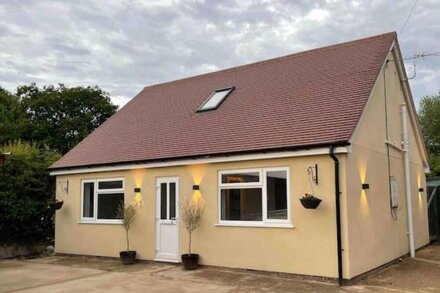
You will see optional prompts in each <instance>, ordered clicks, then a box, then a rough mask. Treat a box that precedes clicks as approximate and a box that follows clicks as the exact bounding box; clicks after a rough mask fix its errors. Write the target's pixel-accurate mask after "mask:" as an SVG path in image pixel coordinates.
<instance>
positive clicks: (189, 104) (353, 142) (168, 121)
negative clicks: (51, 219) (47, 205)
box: [50, 33, 429, 282]
mask: <svg viewBox="0 0 440 293" xmlns="http://www.w3.org/2000/svg"><path fill="white" fill-rule="evenodd" d="M50 168H51V174H52V175H54V176H56V180H57V182H60V181H61V182H66V181H68V182H69V189H68V193H67V192H64V191H62V190H60V189H57V198H58V199H59V200H64V206H63V208H62V209H61V210H59V211H58V212H57V214H56V232H55V241H56V252H58V253H68V254H81V255H99V256H110V257H116V256H118V253H119V251H120V250H123V249H124V243H125V242H124V241H125V240H124V234H123V233H124V232H123V229H122V228H121V227H120V225H119V224H120V220H119V219H117V217H116V216H115V210H116V207H117V205H118V203H119V202H120V201H122V200H123V201H125V202H126V203H131V202H133V201H134V200H136V201H138V202H141V203H142V205H141V206H140V207H139V208H138V214H137V218H136V223H135V226H134V227H133V230H131V243H132V248H133V249H135V250H136V251H137V253H138V258H140V259H145V260H157V261H170V262H179V259H180V255H181V254H182V253H186V252H187V248H186V247H187V241H188V236H187V233H186V231H185V230H184V228H183V225H182V224H181V223H180V221H179V201H180V200H182V199H184V198H186V197H189V196H193V195H194V194H198V196H201V197H202V198H203V199H204V202H205V206H206V208H205V212H204V215H203V220H202V224H201V226H200V228H199V229H198V230H197V231H196V232H195V233H194V235H193V251H195V252H197V253H199V254H200V257H201V259H200V262H201V264H206V265H213V266H221V267H231V268H245V269H254V270H263V271H275V272H284V273H292V274H300V275H313V276H321V277H328V278H338V279H339V281H340V282H342V281H343V279H352V278H354V277H356V276H359V275H361V274H363V273H365V272H368V271H370V270H372V269H374V268H377V267H379V266H382V265H384V264H386V263H388V262H390V261H393V260H395V259H396V258H399V257H401V256H403V255H405V254H408V253H410V254H411V255H414V250H415V249H417V248H420V247H422V246H424V245H426V244H427V243H428V241H429V235H428V219H427V203H426V193H425V192H426V186H425V172H428V171H429V166H428V163H427V155H426V150H425V147H424V143H423V140H422V137H421V133H420V127H419V124H418V121H417V115H416V111H415V107H414V103H413V100H412V96H411V91H410V88H409V84H408V80H407V77H406V73H405V68H404V66H403V63H402V55H401V52H400V49H399V44H398V41H397V35H396V33H386V34H382V35H378V36H373V37H369V38H366V39H361V40H356V41H351V42H347V43H342V44H337V45H332V46H329V47H324V48H320V49H315V50H310V51H306V52H302V53H297V54H293V55H288V56H284V57H280V58H275V59H270V60H266V61H261V62H256V63H253V64H249V65H244V66H238V67H235V68H231V69H226V70H221V71H218V72H213V73H208V74H203V75H199V76H194V77H189V78H184V79H180V80H176V81H172V82H166V83H163V84H158V85H153V86H148V87H145V88H144V89H143V90H142V91H141V92H140V93H139V94H138V95H137V96H136V97H135V98H133V99H132V100H131V101H130V102H129V103H128V104H127V105H125V106H124V107H123V108H122V109H121V110H119V111H118V112H117V113H116V114H115V115H114V116H113V117H111V118H110V119H109V120H108V121H106V122H105V123H104V124H103V125H102V126H101V127H99V128H98V129H96V130H95V131H94V132H93V133H91V134H90V135H89V136H88V137H87V138H86V139H84V140H83V141H82V142H81V143H80V144H78V145H77V146H76V147H75V148H73V149H72V150H71V151H70V152H69V153H67V154H66V155H65V156H64V157H62V158H61V159H60V160H59V161H57V162H56V163H54V164H53V165H52V166H51V167H50ZM58 185H59V184H57V186H58ZM304 193H314V194H315V195H316V196H317V197H319V198H320V199H322V202H321V204H320V205H319V206H318V207H317V208H316V209H305V208H304V207H303V206H302V205H301V202H300V198H301V197H302V195H303V194H304Z"/></svg>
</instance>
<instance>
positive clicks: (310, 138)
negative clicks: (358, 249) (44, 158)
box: [51, 32, 396, 169]
mask: <svg viewBox="0 0 440 293" xmlns="http://www.w3.org/2000/svg"><path fill="white" fill-rule="evenodd" d="M395 39H396V33H394V32H393V33H387V34H383V35H378V36H374V37H370V38H366V39H361V40H356V41H352V42H348V43H342V44H337V45H333V46H329V47H324V48H320V49H315V50H311V51H306V52H302V53H297V54H292V55H288V56H284V57H279V58H275V59H270V60H266V61H261V62H257V63H252V64H248V65H243V66H239V67H235V68H231V69H226V70H221V71H218V72H213V73H208V74H203V75H198V76H194V77H189V78H184V79H180V80H176V81H172V82H167V83H163V84H158V85H153V86H148V87H145V88H144V89H143V90H142V91H141V92H140V93H139V94H138V95H137V96H136V97H135V98H133V99H132V100H131V101H130V102H129V103H128V104H127V105H125V106H124V107H123V108H122V109H120V110H119V111H118V112H117V113H116V114H115V115H113V116H112V117H111V118H110V119H108V120H107V121H106V122H105V123H104V124H103V125H101V126H100V127H99V128H98V129H96V130H95V131H94V132H92V133H91V134H90V135H89V136H88V137H87V138H85V139H84V140H83V141H82V142H81V143H79V144H78V145H77V146H76V147H74V148H73V149H72V150H71V151H70V152H69V153H67V154H66V155H65V156H63V157H62V158H61V159H60V160H59V161H57V162H56V163H54V164H53V165H52V166H51V168H52V169H59V168H72V167H80V166H91V165H94V166H96V165H105V164H117V163H128V162H140V161H142V162H145V161H155V160H166V159H176V158H188V157H194V156H208V155H216V154H233V153H241V152H252V151H261V150H264V151H269V150H275V149H283V148H286V149H287V148H298V147H308V146H317V145H325V144H332V143H342V142H348V141H349V139H350V137H351V135H352V133H353V131H354V129H355V127H356V125H357V123H358V121H359V119H360V116H361V113H362V110H363V108H364V107H365V104H366V102H367V99H368V97H369V95H370V92H371V91H372V88H373V85H374V83H375V81H376V79H377V77H378V74H379V72H380V69H381V67H382V65H383V64H384V62H385V60H386V58H387V54H388V52H389V50H390V49H391V46H392V44H393V41H394V40H395ZM228 87H234V90H233V91H232V92H231V94H230V95H229V96H228V97H227V98H226V99H225V100H224V101H223V102H222V103H221V104H220V106H219V107H218V108H217V109H215V110H212V111H206V112H197V109H199V107H200V106H201V105H202V104H203V102H204V101H205V100H206V99H207V98H208V97H209V96H210V95H211V94H212V93H213V92H214V91H215V90H218V89H223V88H228Z"/></svg>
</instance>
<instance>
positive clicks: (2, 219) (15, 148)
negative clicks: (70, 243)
mask: <svg viewBox="0 0 440 293" xmlns="http://www.w3.org/2000/svg"><path fill="white" fill-rule="evenodd" d="M0 152H5V153H9V152H10V155H7V159H6V162H5V163H4V164H2V165H0V243H2V244H6V243H32V242H35V241H42V240H47V239H50V238H52V237H53V222H52V215H53V211H51V210H50V209H48V203H49V201H50V200H51V199H52V198H53V195H54V189H55V183H54V182H55V180H54V177H51V176H50V175H49V172H48V171H47V167H48V166H49V165H50V164H52V163H53V162H54V161H56V160H57V159H59V157H60V155H59V154H58V153H57V152H54V151H51V150H49V149H48V148H39V147H37V146H35V145H32V144H29V143H24V142H20V141H17V142H14V143H9V144H7V145H5V146H2V147H0Z"/></svg>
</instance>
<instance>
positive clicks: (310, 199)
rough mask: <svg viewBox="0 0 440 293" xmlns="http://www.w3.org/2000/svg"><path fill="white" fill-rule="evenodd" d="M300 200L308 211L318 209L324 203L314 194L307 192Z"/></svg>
mask: <svg viewBox="0 0 440 293" xmlns="http://www.w3.org/2000/svg"><path fill="white" fill-rule="evenodd" d="M299 200H300V201H301V204H302V205H303V207H305V208H306V209H316V208H317V207H318V206H319V204H320V203H321V201H322V200H321V199H319V198H317V197H316V196H314V195H313V194H311V193H307V192H306V193H305V194H304V196H303V197H301V198H300V199H299Z"/></svg>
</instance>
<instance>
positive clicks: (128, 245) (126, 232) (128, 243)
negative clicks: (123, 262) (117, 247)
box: [125, 230, 130, 251]
mask: <svg viewBox="0 0 440 293" xmlns="http://www.w3.org/2000/svg"><path fill="white" fill-rule="evenodd" d="M125 235H126V237H127V251H130V242H129V241H128V230H125Z"/></svg>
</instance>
